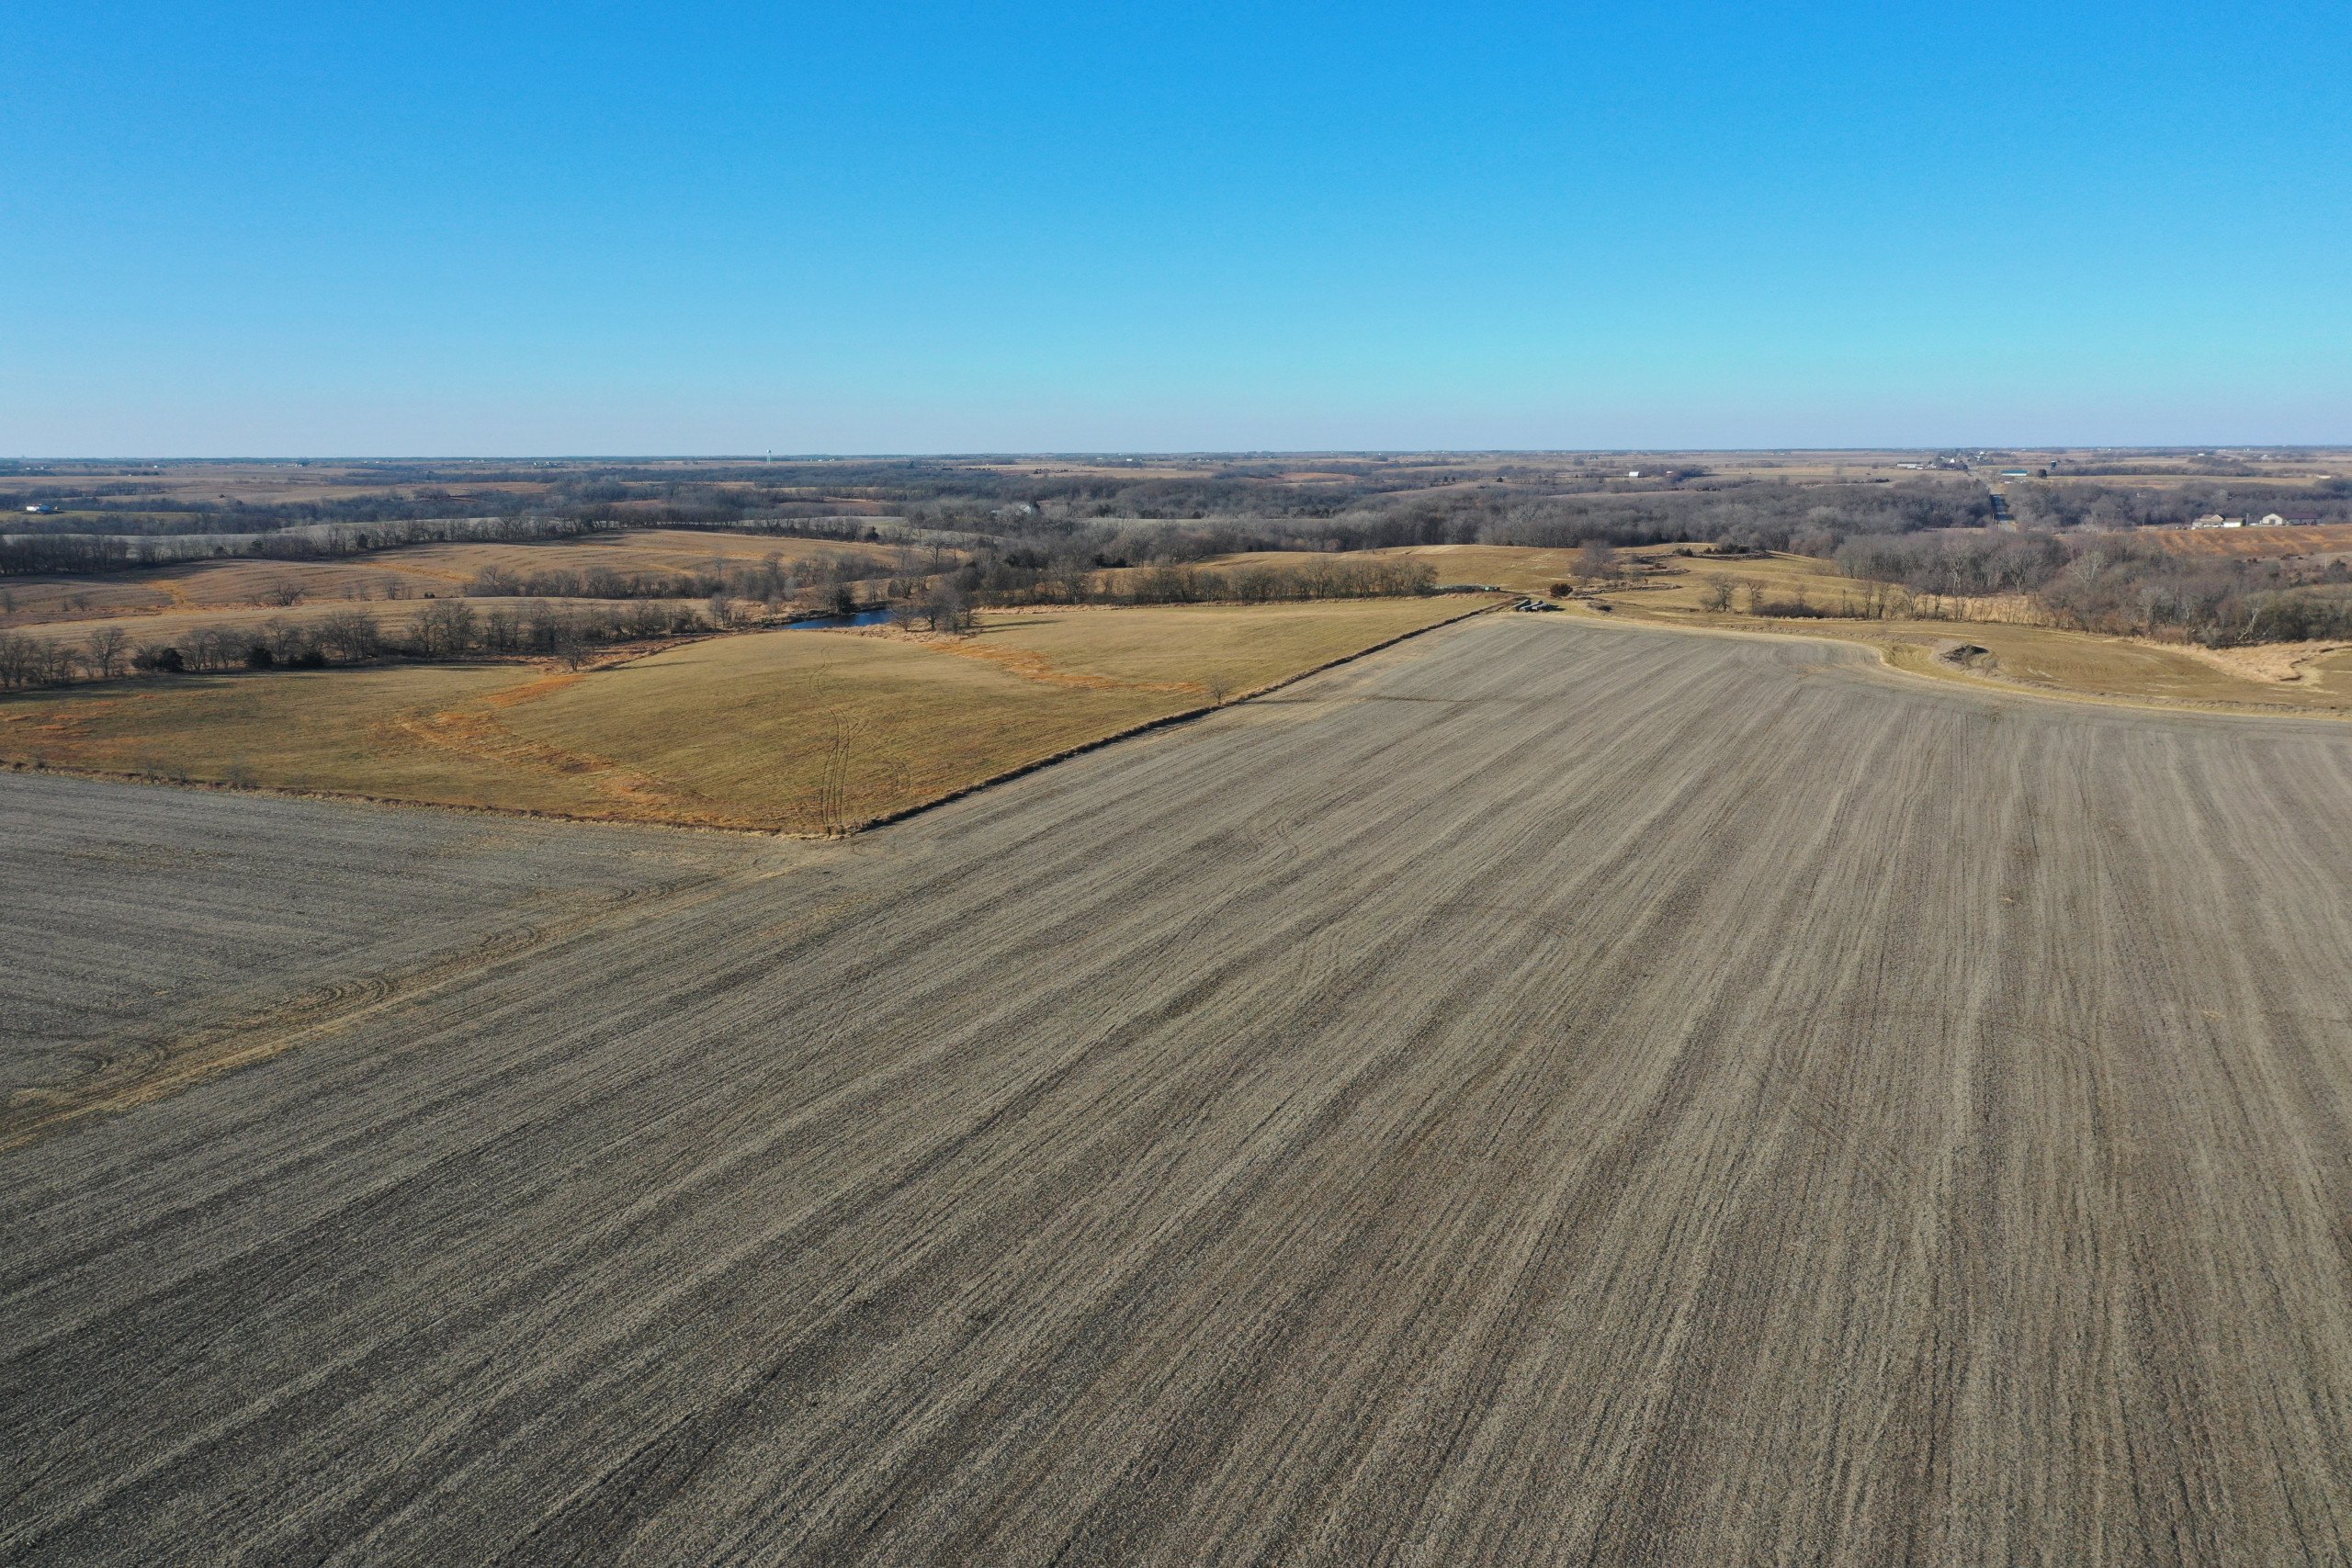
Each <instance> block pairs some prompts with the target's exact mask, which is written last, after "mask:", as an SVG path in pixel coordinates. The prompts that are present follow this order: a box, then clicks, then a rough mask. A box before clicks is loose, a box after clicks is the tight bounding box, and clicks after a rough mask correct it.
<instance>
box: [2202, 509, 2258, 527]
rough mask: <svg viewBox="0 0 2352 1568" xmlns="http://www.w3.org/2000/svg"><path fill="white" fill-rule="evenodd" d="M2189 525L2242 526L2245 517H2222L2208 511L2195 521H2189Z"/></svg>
mask: <svg viewBox="0 0 2352 1568" xmlns="http://www.w3.org/2000/svg"><path fill="white" fill-rule="evenodd" d="M2189 526H2190V527H2192V528H2243V527H2245V518H2243V517H2224V516H2222V514H2221V513H2218V512H2208V513H2206V514H2205V515H2204V516H2202V517H2199V519H2197V521H2196V522H2194V523H2191V524H2190V525H2189Z"/></svg>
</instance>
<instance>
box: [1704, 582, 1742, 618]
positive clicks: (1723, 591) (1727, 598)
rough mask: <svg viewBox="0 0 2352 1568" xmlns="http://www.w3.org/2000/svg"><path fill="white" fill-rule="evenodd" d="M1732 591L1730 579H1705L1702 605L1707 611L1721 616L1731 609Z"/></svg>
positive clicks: (1732, 585)
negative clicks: (1704, 593) (1705, 589)
mask: <svg viewBox="0 0 2352 1568" xmlns="http://www.w3.org/2000/svg"><path fill="white" fill-rule="evenodd" d="M1733 589H1734V584H1733V582H1732V580H1731V579H1730V578H1728V577H1723V576H1716V577H1711V578H1709V579H1707V592H1706V595H1705V597H1704V599H1703V600H1702V603H1703V604H1705V605H1706V606H1707V608H1708V609H1710V610H1713V611H1714V612H1715V613H1716V614H1717V615H1721V614H1722V613H1723V612H1724V611H1725V610H1728V609H1730V608H1731V596H1732V592H1733Z"/></svg>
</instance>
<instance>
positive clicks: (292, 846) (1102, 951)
mask: <svg viewBox="0 0 2352 1568" xmlns="http://www.w3.org/2000/svg"><path fill="white" fill-rule="evenodd" d="M0 798H5V800H6V808H7V810H8V811H9V813H10V816H11V818H12V820H13V821H15V822H17V823H20V824H24V825H26V830H24V831H19V832H12V833H11V834H10V835H9V836H7V838H6V840H0V874H5V875H6V879H7V885H8V886H10V887H11V888H12V889H21V890H23V894H22V896H20V897H11V898H10V899H9V900H7V901H6V903H5V904H0V939H4V940H5V941H6V942H7V945H8V951H9V952H10V953H13V954H16V955H18V956H17V961H16V963H15V964H14V965H13V966H12V968H11V970H10V971H9V974H8V978H7V979H6V990H5V992H0V1001H4V1003H5V1007H6V1014H5V1019H0V1021H5V1022H6V1023H7V1024H8V1025H9V1026H10V1029H9V1032H10V1033H11V1034H14V1033H17V1032H19V1031H21V1030H26V1029H29V1030H31V1031H32V1032H37V1033H38V1034H39V1036H40V1041H41V1042H42V1043H43V1044H42V1046H41V1048H40V1049H39V1050H36V1051H28V1052H26V1053H23V1054H21V1055H16V1056H11V1057H9V1058H7V1061H8V1064H9V1071H10V1072H11V1073H13V1074H16V1075H17V1079H16V1083H17V1088H18V1089H20V1090H23V1091H26V1092H20V1093H19V1094H18V1095H17V1097H16V1098H15V1099H14V1100H12V1104H11V1114H12V1116H17V1117H19V1118H20V1120H19V1121H18V1122H17V1123H16V1125H17V1128H18V1131H19V1133H20V1134H22V1135H21V1136H20V1137H19V1140H18V1142H17V1144H16V1146H14V1147H12V1148H10V1149H8V1150H7V1151H6V1153H5V1154H0V1451H5V1452H6V1453H7V1454H8V1455H9V1456H10V1462H9V1464H8V1465H7V1466H6V1467H0V1560H5V1561H6V1562H11V1563H24V1564H35V1563H43V1564H46V1563H69V1562H71V1563H93V1562H96V1563H122V1564H147V1563H154V1562H230V1561H250V1562H490V1561H501V1562H571V1561H578V1560H582V1559H593V1560H595V1561H599V1562H642V1563H679V1564H687V1563H691V1564H712V1563H745V1562H794V1563H831V1562H881V1563H893V1562H909V1563H911V1562H986V1563H1013V1562H1153V1563H1171V1564H1173V1563H1183V1564H1190V1563H1199V1562H1330V1563H1369V1562H1444V1563H1450V1564H1458V1563H1472V1564H1476V1563H1492V1564H1527V1563H1554V1562H1557V1563H1589V1562H1602V1563H1718V1562H1721V1563H1734V1562H1737V1563H1747V1562H1785V1563H1830V1564H1852V1565H1856V1568H1863V1565H1870V1568H1877V1565H1883V1564H1889V1563H1922V1564H1927V1563H1933V1564H1953V1563H1964V1564H1978V1563H1981V1564H1987V1565H1991V1564H2011V1563H2018V1562H2065V1563H2116V1564H2123V1563H2134V1564H2136V1563H2146V1562H2167V1563H2222V1562H2245V1563H2255V1562H2260V1563H2265V1564H2278V1563H2313V1564H2316V1563H2341V1562H2345V1561H2346V1560H2347V1559H2352V1264H2348V1263H2347V1254H2352V1231H2347V1219H2346V1216H2347V1215H2352V1060H2347V1055H2346V1043H2347V1040H2352V1019H2348V1018H2347V1016H2346V998H2345V988H2344V981H2343V977H2344V976H2345V975H2346V972H2347V969H2352V894H2348V893H2347V890H2352V836H2347V835H2346V833H2345V831H2344V830H2343V824H2344V822H2345V821H2346V819H2347V816H2352V739H2347V737H2346V734H2345V732H2344V731H2342V730H2341V729H2339V728H2336V727H2335V726H2333V725H2327V724H2321V723H2315V722H2312V721H2291V720H2273V719H2238V718H2221V717H2210V716H2208V717H2199V716H2177V715H2163V714H2155V713H2151V712H2145V711H2136V710H2129V709H2123V708H2102V707H2090V706H2082V705H2067V704H2062V703H2056V702H2051V701H2046V700H2040V699H2032V698H2026V697H2021V696H2017V695H2011V694H2003V693H1999V692H1995V691H1990V690H1985V689H1979V688H1972V687H1964V686H1959V685H1938V684H1931V683H1928V682H1917V681H1912V680H1908V679H1905V678H1903V677H1900V676H1897V675H1894V674H1892V673H1890V672H1888V671H1885V670H1883V668H1882V667H1880V666H1878V665H1877V663H1876V662H1875V660H1873V659H1871V656H1870V655H1868V654H1867V653H1865V652H1863V651H1861V650H1859V649H1850V648H1845V647H1839V646H1836V645H1832V644H1828V643H1823V642H1817V641H1811V640H1800V639H1776V638H1761V637H1758V638H1735V637H1709V636H1693V635H1688V634H1681V633H1674V632H1668V631H1663V630H1656V629H1645V628H1633V627H1615V626H1605V625H1600V624H1597V623H1594V622H1591V621H1586V620H1580V619H1578V618H1577V617H1572V616H1566V615H1560V616H1508V615H1505V616H1486V617H1481V618H1479V619H1476V620H1473V621H1470V622H1467V623H1464V624H1463V625H1461V626H1454V627H1450V628H1447V629H1445V630H1442V631H1439V632H1436V633H1434V634H1432V635H1430V636H1429V637H1421V638H1418V639H1415V640H1414V641H1412V642H1409V643H1406V644H1403V645H1400V646H1398V647H1397V648H1394V649H1388V650H1386V651H1385V652H1382V653H1378V654H1375V655H1374V656H1372V657H1370V658H1368V659H1365V660H1360V661H1358V662H1356V663H1353V664H1351V665H1348V666H1345V667H1343V668H1341V669H1340V670H1337V671H1329V672H1328V673H1325V674H1323V675H1319V676H1317V677H1315V678H1313V679H1311V680H1309V681H1306V682H1300V683H1298V684H1296V685H1295V686H1292V687H1289V688H1286V689H1284V690H1283V692H1281V693H1279V694H1275V695H1273V696H1272V697H1270V698H1268V699H1265V700H1261V701H1256V702H1251V703H1248V704H1243V705H1238V706H1235V707H1231V708H1228V709H1227V710H1225V711H1224V712H1222V713H1219V714H1216V715H1215V716H1210V717H1208V718H1206V719H1204V720H1203V721H1201V722H1199V723H1197V724H1193V725H1189V726H1185V727H1182V728H1175V729H1169V730H1163V731H1159V732H1157V733H1155V734H1152V735H1149V736H1147V737H1144V738H1141V739H1136V740H1134V741H1129V742H1125V743H1122V744H1120V745H1117V746H1114V747H1110V748H1106V749H1103V750H1097V751H1093V752H1091V753H1089V754H1087V755H1085V756H1083V757H1080V758H1079V759H1076V760H1074V761H1070V762H1067V763H1064V764H1061V765H1058V766H1056V767H1053V768H1050V769H1046V770H1044V771H1042V772H1039V773H1032V774H1030V775H1027V776H1025V777H1023V778H1022V779H1020V780H1017V781H1014V782H1013V783H1012V784H1007V785H1005V786H1003V787H1001V788H997V789H993V790H989V791H986V792H982V793H980V794H978V795H971V796H968V797H967V798H965V799H963V800H960V801H957V802H955V803H953V804H950V805H948V806H946V807H942V808H940V809H939V810H937V811H934V812H932V813H929V814H926V815H924V816H922V817H920V818H915V819H913V820H911V821H909V822H905V823H901V824H899V825H898V826H895V827H891V828H887V829H881V830H879V831H877V832H875V833H871V834H867V835H864V836H861V837H859V838H856V839H852V840H846V841H842V842H836V843H830V844H812V843H804V842H797V841H791V840H768V839H735V838H727V837H722V836H717V835H707V834H704V835H695V834H682V833H677V832H673V831H663V830H659V829H621V828H594V829H567V828H565V827H563V826H562V825H559V824H543V823H530V822H519V821H501V820H496V819H489V818H451V817H442V816H436V815H434V814H431V813H424V812H414V811H396V810H389V809H381V808H365V807H348V806H340V805H334V804H329V803H320V802H305V801H293V800H274V799H265V798H257V797H250V796H206V795H188V794H181V793H175V792H171V791H164V790H154V789H147V788H141V787H139V786H135V785H127V784H107V783H100V782H94V781H88V780H76V779H64V778H44V777H32V776H12V777H8V778H5V779H0ZM493 833H494V836H488V837H486V836H485V835H493ZM66 865H71V866H76V867H84V868H86V871H87V880H86V881H85V880H83V879H82V878H81V877H78V876H62V875H61V874H59V868H60V867H61V866H66ZM535 881H543V882H544V883H545V885H546V887H547V893H546V897H545V898H544V900H542V901H541V902H539V903H538V904H537V905H536V906H535V905H534V904H533V903H532V901H531V900H530V898H529V897H528V896H527V894H526V887H527V886H528V885H529V884H531V883H533V882H535ZM475 888H480V889H481V893H480V895H479V896H478V897H477V896H476V895H475V894H474V893H473V892H472V891H470V890H472V889H475ZM435 903H446V905H447V908H448V910H449V917H450V918H449V919H448V921H447V923H446V925H435V924H434V923H433V922H431V921H429V920H425V919H420V917H419V916H418V914H417V913H416V911H417V910H418V909H419V908H422V907H426V906H430V905H432V904H435ZM163 911H175V912H181V913H184V915H185V920H181V919H167V918H166V917H165V915H164V913H162V912H163ZM210 911H217V912H218V913H217V918H218V919H220V921H221V922H223V932H222V934H221V935H220V937H218V938H216V937H214V936H213V935H211V934H210V933H209V932H207V931H205V918H206V916H207V914H208V912H210ZM314 917H323V918H322V919H315V921H314V919H313V918H314ZM314 923H315V925H316V927H317V934H316V935H315V937H314V936H313V935H312V934H311V933H312V928H313V924H314ZM391 928H400V931H398V932H397V933H396V932H394V931H392V930H391ZM183 930H185V931H189V932H191V933H194V934H191V935H190V936H188V937H187V938H185V939H177V940H175V936H174V934H173V933H175V932H177V931H183ZM298 933H299V934H298ZM497 933H503V940H490V938H491V937H492V936H493V935H496V934H497ZM232 936H233V937H235V938H237V940H231V938H232ZM85 976H87V977H94V979H93V981H92V982H91V983H90V984H91V988H92V990H93V992H94V994H95V995H96V997H97V998H98V999H96V1000H94V1001H92V1002H90V1003H88V1004H86V1005H77V1000H76V998H78V997H79V996H80V995H81V994H82V992H83V990H84V987H85V979H84V978H83V977H85ZM105 976H117V977H118V978H117V979H116V980H115V981H114V982H113V983H111V984H107V983H106V982H105V981H104V980H103V978H97V977H105ZM142 997H156V998H159V999H158V1000H157V1001H156V1002H155V1004H154V1006H153V1009H152V1010H151V1009H149V1008H148V1006H147V1005H146V1004H145V1003H144V1002H142V1001H141V999H140V998H142ZM207 1018H213V1019H224V1018H234V1019H236V1020H237V1021H238V1025H237V1031H236V1036H235V1038H236V1039H237V1041H239V1042H240V1043H242V1045H243V1047H244V1048H245V1055H243V1057H242V1058H241V1059H243V1061H244V1062H245V1063H246V1065H245V1066H243V1070H241V1071H236V1072H233V1073H226V1074H220V1075H216V1076H211V1077H201V1076H200V1075H196V1074H185V1075H181V1076H180V1077H174V1076H173V1075H174V1074H175V1064H186V1063H187V1062H188V1061H190V1060H191V1058H190V1057H189V1056H188V1055H187V1052H190V1051H196V1052H199V1053H200V1052H202V1051H204V1050H208V1049H215V1048H217V1047H218V1045H219V1042H218V1040H217V1039H216V1038H215V1037H213V1036H210V1035H205V1034H204V1033H203V1032H202V1027H201V1025H202V1021H204V1020H206V1019H207ZM84 1071H86V1072H89V1073H95V1074H98V1075H102V1076H105V1077H106V1078H107V1084H106V1086H105V1090H104V1100H105V1102H106V1103H109V1104H119V1105H129V1106H130V1109H128V1110H126V1111H122V1113H120V1114H118V1115H110V1116H103V1117H96V1118H85V1119H83V1120H81V1121H79V1122H72V1123H68V1124H64V1125H62V1126H58V1125H50V1126H48V1127H47V1128H46V1129H44V1128H43V1127H41V1126H39V1125H34V1124H33V1122H31V1121H29V1120H24V1119H27V1118H37V1117H39V1116H40V1114H41V1111H40V1108H41V1107H42V1106H43V1105H48V1106H51V1107H54V1106H55V1105H57V1104H59V1103H61V1102H62V1100H64V1099H69V1098H70V1097H71V1096H72V1094H73V1093H74V1079H73V1077H72V1075H73V1074H74V1073H76V1072H84ZM167 1080H168V1081H167ZM166 1089H171V1090H176V1092H168V1093H167V1092H164V1090H166Z"/></svg>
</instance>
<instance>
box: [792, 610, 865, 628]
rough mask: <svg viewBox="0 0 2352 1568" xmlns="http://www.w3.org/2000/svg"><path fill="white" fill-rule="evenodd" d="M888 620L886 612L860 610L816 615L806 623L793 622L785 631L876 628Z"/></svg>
mask: <svg viewBox="0 0 2352 1568" xmlns="http://www.w3.org/2000/svg"><path fill="white" fill-rule="evenodd" d="M889 618H890V612H889V611H888V610H860V611H859V612H858V613H857V614H856V615H818V616H815V617H813V618H811V619H809V620H806V621H794V622H793V623H792V624H791V625H790V626H786V628H785V629H786V631H795V632H822V631H833V630H836V629H838V628H839V627H842V626H880V625H881V624H882V623H883V622H885V621H887V620H888V619H889Z"/></svg>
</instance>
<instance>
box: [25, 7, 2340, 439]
mask: <svg viewBox="0 0 2352 1568" xmlns="http://www.w3.org/2000/svg"><path fill="white" fill-rule="evenodd" d="M0 52H5V55H6V59H7V61H8V62H9V63H8V69H7V72H6V80H7V85H6V87H0V234H5V239H0V456H11V457H13V456H17V455H20V454H30V455H42V456H75V455H130V454H138V455H155V456H165V455H173V456H180V455H185V456H207V455H213V456H218V455H232V454H233V455H256V456H270V455H328V454H336V455H360V454H421V453H429V454H442V455H462V454H556V453H652V452H680V453H690V452H756V451H760V450H763V449H766V448H769V447H773V448H774V449H775V450H777V451H779V452H784V451H792V452H819V451H839V452H879V451H979V450H1011V449H1019V450H1107V449H1131V450H1132V449H1148V450H1200V449H1227V448H1270V447H1271V448H1309V447H1315V448H1322V447H1348V448H1373V447H1421V446H1458V447H1495V446H1505V447H1585V446H1787V445H1828V446H1869V445H1928V444H1944V443H2036V442H2098V443H2116V444H2125V443H2139V444H2162V443H2176V442H2179V443H2195V444H2203V443H2207V442H2233V443H2234V442H2281V443H2283V442H2331V441H2333V442H2343V441H2352V178H2347V177H2346V176H2347V171H2352V116H2347V115H2346V112H2345V109H2346V89H2345V87H2344V85H2343V84H2344V83H2345V81H2346V79H2347V71H2352V6H2344V5H2342V4H2340V3H2339V4H2335V5H2327V6H2321V5H2301V4H2286V5H2271V6H2259V7H2251V8H2238V7H2225V6H2218V5H2214V6H2167V5H2164V4H2161V3H2159V4H2155V5H2153V6H2120V5H2119V6H2104V5H2102V6H2064V5H2060V6H1998V5H1995V6H1949V5H1939V6H1909V5H1894V6H1828V5H1815V6H1804V5H1798V6H1760V5H1754V6H1724V5H1665V6H1615V7H1608V8H1601V7H1578V6H1543V7H1537V6H1508V5H1489V6H1477V5H1470V6H1452V7H1412V8H1408V7H1402V6H1311V5H1297V4H1283V3H1276V4H1267V5H1251V6H1239V5H1237V6H1167V5H1161V6H1133V7H1124V6H1059V5H1026V6H977V7H972V6H963V7H946V6H911V5H888V4H881V5H859V6H839V5H836V6H821V7H820V6H805V7H804V6H718V5H694V4H683V5H673V6H634V5H595V4H589V5H572V6H516V5H499V4H495V3H487V4H478V5H470V6H454V5H453V6H439V5H387V6H371V7H356V6H355V7H323V6H290V5H288V6H264V5H238V4H233V3H227V4H216V5H210V6H168V7H167V6H159V5H110V4H107V3H105V0H80V3H76V4H54V3H51V0H12V4H10V5H9V6H6V7H0Z"/></svg>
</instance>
